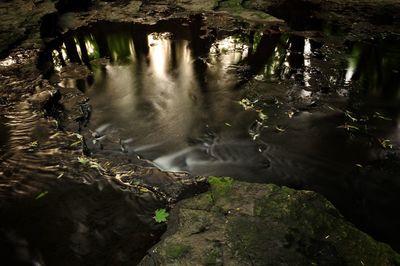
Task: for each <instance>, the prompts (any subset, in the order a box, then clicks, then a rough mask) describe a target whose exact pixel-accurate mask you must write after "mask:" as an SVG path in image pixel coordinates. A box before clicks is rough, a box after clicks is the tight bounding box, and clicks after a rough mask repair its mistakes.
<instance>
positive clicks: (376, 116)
mask: <svg viewBox="0 0 400 266" xmlns="http://www.w3.org/2000/svg"><path fill="white" fill-rule="evenodd" d="M374 117H375V118H379V119H382V120H386V121H392V119H391V118H389V117H386V116H383V115H382V114H381V113H379V112H375V114H374Z"/></svg>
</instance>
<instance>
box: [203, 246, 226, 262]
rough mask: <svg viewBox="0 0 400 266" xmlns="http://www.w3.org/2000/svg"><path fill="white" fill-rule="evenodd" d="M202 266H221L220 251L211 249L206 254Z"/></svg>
mask: <svg viewBox="0 0 400 266" xmlns="http://www.w3.org/2000/svg"><path fill="white" fill-rule="evenodd" d="M204 265H222V260H221V251H220V250H215V249H212V250H210V251H209V252H207V254H206V257H205V259H204Z"/></svg>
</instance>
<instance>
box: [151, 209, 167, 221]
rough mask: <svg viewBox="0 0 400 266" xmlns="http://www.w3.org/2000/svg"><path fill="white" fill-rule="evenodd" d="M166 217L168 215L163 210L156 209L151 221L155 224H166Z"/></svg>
mask: <svg viewBox="0 0 400 266" xmlns="http://www.w3.org/2000/svg"><path fill="white" fill-rule="evenodd" d="M168 216H169V213H168V212H167V211H166V210H165V209H157V210H156V211H155V212H154V216H153V219H154V220H155V221H156V222H157V223H165V222H167V218H168Z"/></svg>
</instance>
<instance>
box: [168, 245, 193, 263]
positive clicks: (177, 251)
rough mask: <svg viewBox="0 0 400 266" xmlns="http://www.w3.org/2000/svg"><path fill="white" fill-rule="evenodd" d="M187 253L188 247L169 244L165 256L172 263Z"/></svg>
mask: <svg viewBox="0 0 400 266" xmlns="http://www.w3.org/2000/svg"><path fill="white" fill-rule="evenodd" d="M189 251H190V247H189V246H186V245H183V244H175V243H171V244H168V245H167V247H166V249H165V255H166V257H167V259H168V260H169V261H174V260H177V259H181V258H183V257H184V256H185V255H186V254H187V253H189Z"/></svg>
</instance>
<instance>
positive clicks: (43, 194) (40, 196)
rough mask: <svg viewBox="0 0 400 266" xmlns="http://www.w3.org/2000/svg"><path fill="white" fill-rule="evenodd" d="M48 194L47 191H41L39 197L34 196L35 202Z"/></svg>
mask: <svg viewBox="0 0 400 266" xmlns="http://www.w3.org/2000/svg"><path fill="white" fill-rule="evenodd" d="M48 193H49V192H48V191H47V190H46V191H43V192H42V193H40V194H39V195H37V196H36V198H35V200H38V199H41V198H43V197H44V196H46V195H47V194H48Z"/></svg>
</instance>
